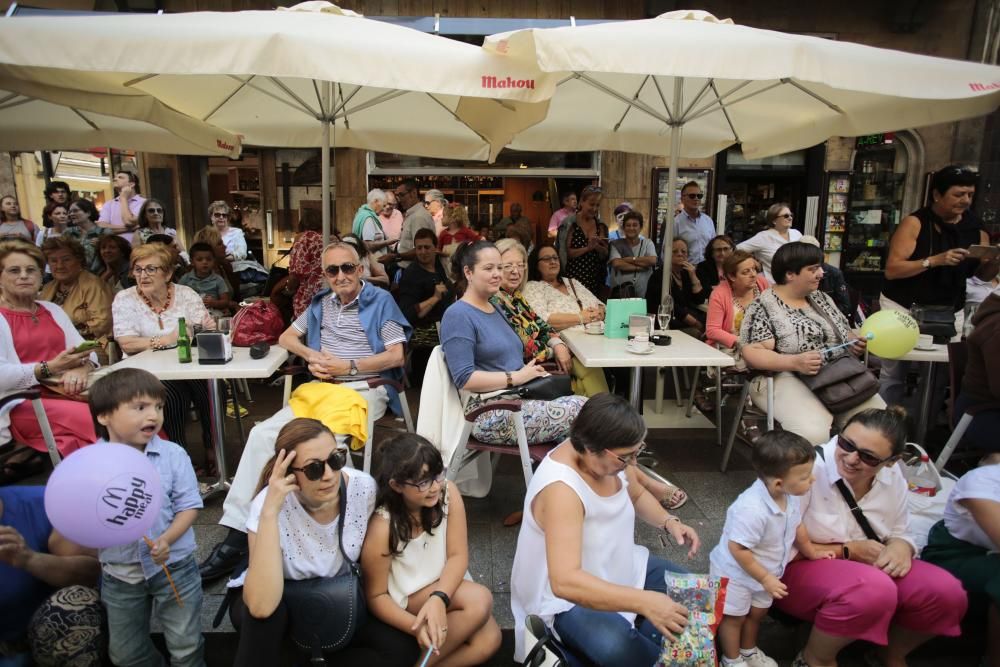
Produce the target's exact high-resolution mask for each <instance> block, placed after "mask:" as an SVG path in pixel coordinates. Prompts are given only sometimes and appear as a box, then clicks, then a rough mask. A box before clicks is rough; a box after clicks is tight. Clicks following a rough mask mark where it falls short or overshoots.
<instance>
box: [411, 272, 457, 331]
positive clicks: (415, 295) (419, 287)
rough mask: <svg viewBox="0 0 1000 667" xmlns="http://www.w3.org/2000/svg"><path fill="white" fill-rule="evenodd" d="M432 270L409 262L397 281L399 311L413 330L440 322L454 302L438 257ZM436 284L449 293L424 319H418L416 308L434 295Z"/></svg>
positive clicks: (450, 285)
mask: <svg viewBox="0 0 1000 667" xmlns="http://www.w3.org/2000/svg"><path fill="white" fill-rule="evenodd" d="M434 268H435V271H434V272H433V273H431V272H430V271H428V270H426V269H425V268H424V267H422V266H420V264H419V262H410V265H409V266H408V267H406V270H405V271H403V277H402V278H401V279H400V281H399V309H400V310H402V311H403V315H405V316H406V319H407V320H409V322H410V324H411V325H413V327H415V328H423V327H427V326H430V325H431V324H434V323H435V322H439V321H441V316H442V315H444V311H445V309H446V308H447V307H448V306H450V305H451V304H452V302H453V301H454V300H455V295H454V294H453V293H452V291H450V290H452V284H451V281H450V280H448V275H447V274H446V273H445V270H444V266H442V264H441V258H440V257H437V258H435V259H434ZM438 283H444V284H445V285H447V286H448V289H449V292H448V293H447V294H445V295H444V297H442V299H441V300H440V301H438V302H437V304H436V305H435V306H434V307H433V308H431V310H430V312H429V313H427V316H426V317H423V318H418V317H417V306H418V305H419V304H420V302H421V301H426V300H427V299H429V298H431V296H432V295H433V294H434V286H435V285H437V284H438Z"/></svg>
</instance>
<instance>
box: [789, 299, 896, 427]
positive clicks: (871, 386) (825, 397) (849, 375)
mask: <svg viewBox="0 0 1000 667" xmlns="http://www.w3.org/2000/svg"><path fill="white" fill-rule="evenodd" d="M816 312H817V313H819V314H820V315H821V316H822V317H823V318H824V319H825V320H826V321H827V322H829V323H830V326H831V327H832V328H833V330H834V331H837V332H839V331H840V330H839V329H838V328H837V325H836V323H835V322H834V321H833V319H832V318H831V317H830V316H829V315H828V314H827V313H826V312H824V311H823V310H821V309H819V308H816ZM838 338H839V336H838ZM840 342H841V343H846V342H847V341H846V340H841V341H840ZM799 379H800V380H802V384H804V385H805V386H807V387H809V390H810V391H812V393H813V395H814V396H816V398H818V399H819V400H820V401H821V402H822V403H823V405H825V406H826V409H827V410H829V411H830V413H831V414H834V415H837V414H840V413H841V412H844V411H846V410H850V409H851V408H854V407H857V406H859V405H861V404H862V403H864V402H865V401H867V400H868V399H869V398H871V397H872V396H874V395H875V394H877V393H878V378H877V377H875V374H874V373H872V372H871V371H870V370H868V366H866V365H865V364H864V362H863V361H861V360H860V359H858V358H857V357H855V356H854V355H852V354H851V353H850V352H848V353H847V354H845V355H843V356H841V357H838V358H836V359H834V360H833V361H828V362H827V363H825V364H823V366H822V367H821V368H820V369H819V373H817V374H816V375H802V374H800V375H799Z"/></svg>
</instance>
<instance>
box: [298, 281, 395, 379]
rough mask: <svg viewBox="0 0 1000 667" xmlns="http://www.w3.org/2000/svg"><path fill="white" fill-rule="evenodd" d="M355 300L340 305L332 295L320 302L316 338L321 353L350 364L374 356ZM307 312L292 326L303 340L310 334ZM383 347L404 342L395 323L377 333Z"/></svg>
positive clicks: (335, 295)
mask: <svg viewBox="0 0 1000 667" xmlns="http://www.w3.org/2000/svg"><path fill="white" fill-rule="evenodd" d="M360 296H361V291H360V290H359V291H358V296H355V297H354V299H353V300H352V301H351V302H350V303H348V304H347V305H343V304H341V303H340V298H339V297H338V296H337V293H336V292H331V293H330V296H329V298H327V299H324V300H323V318H322V320H321V321H322V324H321V328H322V331H320V336H319V343H320V350H321V351H323V352H329V353H330V354H332V355H333V356H335V357H338V358H340V359H344V360H345V361H350V360H351V359H354V360H358V359H363V358H364V357H370V356H372V355H374V354H375V352H374V350H372V347H371V345H369V343H368V336H367V335H366V334H365V330H364V327H362V326H361V307H360V304H359V303H358V297H360ZM308 322H309V311H308V309H307V310H304V311H302V314H301V315H299V317H298V319H297V320H295V321H294V322H293V323H292V326H293V327H295V330H296V331H298V332H299V333H301V334H302V335H303V336H305V335H306V334H307V333H308V330H309V324H308ZM379 335H380V336H381V338H382V344H383V345H385V346H386V347H389V346H390V345H396V344H397V343H405V342H406V334H405V333H404V332H403V327H402V325H401V324H399V323H398V322H393V321H392V320H387V321H386V322H385V323H384V324H383V325H382V330H381V331H379ZM372 377H378V373H358V374H357V375H354V376H350V375H344V376H339V377H338V379H344V380H361V379H365V378H372Z"/></svg>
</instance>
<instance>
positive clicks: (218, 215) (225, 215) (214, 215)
mask: <svg viewBox="0 0 1000 667" xmlns="http://www.w3.org/2000/svg"><path fill="white" fill-rule="evenodd" d="M212 217H213V218H228V217H229V214H228V213H213V214H212Z"/></svg>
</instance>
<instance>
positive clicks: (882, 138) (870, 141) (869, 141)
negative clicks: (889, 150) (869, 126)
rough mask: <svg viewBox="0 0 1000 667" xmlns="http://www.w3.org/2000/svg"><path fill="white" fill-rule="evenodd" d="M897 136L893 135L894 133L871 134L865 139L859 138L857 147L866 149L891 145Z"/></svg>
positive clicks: (864, 137)
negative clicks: (867, 147)
mask: <svg viewBox="0 0 1000 667" xmlns="http://www.w3.org/2000/svg"><path fill="white" fill-rule="evenodd" d="M895 136H896V135H895V134H893V133H892V132H885V133H882V134H869V135H866V136H863V137H858V139H857V142H856V143H855V146H856V147H857V148H864V147H866V146H881V145H883V144H891V143H892V140H893V139H894V138H895Z"/></svg>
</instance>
